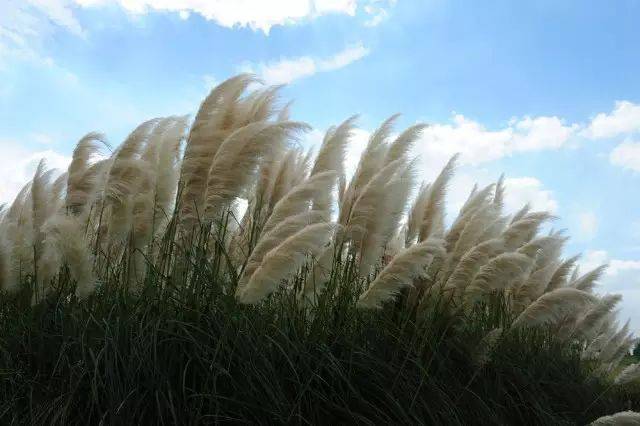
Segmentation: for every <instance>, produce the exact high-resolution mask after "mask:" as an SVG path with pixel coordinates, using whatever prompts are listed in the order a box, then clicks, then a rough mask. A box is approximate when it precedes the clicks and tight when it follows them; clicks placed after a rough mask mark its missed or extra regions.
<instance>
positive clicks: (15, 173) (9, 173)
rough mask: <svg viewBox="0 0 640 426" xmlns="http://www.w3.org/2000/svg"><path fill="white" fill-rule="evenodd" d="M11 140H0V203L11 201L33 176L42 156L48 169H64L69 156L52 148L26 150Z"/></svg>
mask: <svg viewBox="0 0 640 426" xmlns="http://www.w3.org/2000/svg"><path fill="white" fill-rule="evenodd" d="M16 146H18V145H17V144H16V143H15V142H13V141H0V147H2V151H3V155H2V157H1V158H0V203H11V202H12V201H13V199H14V198H15V196H16V194H17V193H18V191H20V189H21V188H22V187H23V186H24V185H25V183H27V182H29V180H31V179H32V178H33V174H34V173H35V170H36V167H37V166H38V162H39V161H40V160H41V159H42V158H44V159H45V161H46V163H47V168H49V169H60V170H65V169H66V168H67V167H68V165H69V163H70V162H71V158H70V157H67V156H65V155H62V154H60V153H58V152H55V151H53V150H50V149H48V150H44V151H28V150H25V149H22V148H15V147H16Z"/></svg>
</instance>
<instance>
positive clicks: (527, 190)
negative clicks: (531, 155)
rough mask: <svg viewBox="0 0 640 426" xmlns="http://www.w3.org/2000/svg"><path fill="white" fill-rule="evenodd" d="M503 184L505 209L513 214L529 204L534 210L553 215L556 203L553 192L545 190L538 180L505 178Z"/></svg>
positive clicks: (556, 206)
mask: <svg viewBox="0 0 640 426" xmlns="http://www.w3.org/2000/svg"><path fill="white" fill-rule="evenodd" d="M504 184H505V191H506V195H505V209H506V210H507V211H508V212H514V211H517V210H519V209H520V208H522V206H524V205H525V204H527V203H529V204H530V205H531V208H533V209H534V210H545V211H548V212H551V213H555V212H556V211H557V210H558V202H557V201H556V200H555V199H554V198H553V192H552V191H550V190H548V189H545V188H544V185H543V184H542V182H540V180H538V179H536V178H534V177H530V176H525V177H515V178H507V179H505V181H504Z"/></svg>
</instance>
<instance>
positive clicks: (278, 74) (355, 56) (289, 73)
mask: <svg viewBox="0 0 640 426" xmlns="http://www.w3.org/2000/svg"><path fill="white" fill-rule="evenodd" d="M369 53H370V50H369V49H368V48H366V47H364V46H363V45H362V43H358V44H355V45H353V46H348V47H346V48H345V49H344V50H342V51H340V52H338V53H336V54H335V55H332V56H330V57H327V58H316V57H313V56H300V57H297V58H281V59H279V60H277V61H274V62H267V63H258V64H251V63H246V64H244V65H243V66H242V70H243V71H248V72H253V73H256V74H257V75H258V76H260V78H262V80H263V81H264V82H265V83H266V84H285V83H291V82H292V81H295V80H299V79H302V78H305V77H309V76H312V75H314V74H317V73H322V72H329V71H335V70H338V69H340V68H344V67H346V66H347V65H349V64H351V63H353V62H356V61H358V60H360V59H362V58H364V57H365V56H367V55H368V54H369Z"/></svg>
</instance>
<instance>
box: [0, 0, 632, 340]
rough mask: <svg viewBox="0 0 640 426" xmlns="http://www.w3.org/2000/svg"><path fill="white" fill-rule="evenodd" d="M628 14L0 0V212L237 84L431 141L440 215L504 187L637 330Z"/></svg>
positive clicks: (618, 6) (592, 9) (552, 7)
mask: <svg viewBox="0 0 640 426" xmlns="http://www.w3.org/2000/svg"><path fill="white" fill-rule="evenodd" d="M638 22H640V1H638V0H616V1H615V2H611V1H562V2H558V1H544V0H538V1H535V2H524V1H517V2H514V1H486V2H478V1H471V0H467V1H454V0H421V1H417V0H413V1H409V0H273V1H269V2H266V1H263V0H218V1H217V2H215V1H210V2H204V1H198V0H15V1H14V0H0V147H2V150H3V151H2V152H3V153H4V155H3V156H2V158H0V200H2V201H7V200H9V199H11V198H12V196H13V195H14V194H15V192H16V191H17V188H18V187H19V186H20V185H21V184H23V183H24V182H25V181H26V180H28V179H29V177H30V173H32V171H33V169H34V167H35V163H36V161H37V159H38V158H40V157H41V156H44V157H47V158H48V160H49V164H50V165H51V166H54V167H55V166H58V167H64V166H65V164H66V162H67V161H68V158H69V156H70V153H71V151H72V149H73V146H74V143H75V141H77V140H78V139H79V138H80V137H81V136H82V135H83V134H85V133H87V132H88V131H90V130H97V131H101V132H104V133H106V134H107V135H108V137H109V140H110V141H111V142H112V143H113V144H118V143H119V142H120V141H121V140H122V139H123V138H124V136H125V135H126V134H127V132H128V131H129V130H131V129H132V128H133V126H135V125H136V124H138V123H139V122H141V121H143V120H145V119H147V118H150V117H155V116H161V115H169V114H183V113H194V112H195V110H196V108H197V105H198V103H199V101H200V100H201V99H202V97H203V96H204V95H205V94H206V93H207V91H208V90H209V89H210V88H211V86H212V85H213V84H215V83H216V82H220V81H221V80H223V79H225V78H227V77H229V76H231V75H233V74H235V73H237V72H240V71H251V72H255V73H257V74H258V75H260V76H261V77H262V78H263V79H264V80H265V81H267V82H268V83H288V86H287V87H286V88H285V89H284V91H283V95H284V97H285V98H287V99H294V100H295V103H294V108H293V115H294V118H296V119H301V120H305V121H307V122H309V123H310V124H312V125H313V126H314V128H315V129H316V130H315V131H314V132H312V133H311V134H310V135H309V137H308V139H309V143H313V141H317V140H318V139H319V137H320V135H321V132H322V131H323V130H324V129H326V127H328V126H329V125H331V124H334V123H337V122H340V121H342V120H343V119H345V118H346V117H348V116H350V115H352V114H354V113H360V120H359V125H360V126H361V129H362V131H361V132H359V133H358V137H357V140H356V141H355V142H354V148H353V153H352V158H354V157H353V156H355V155H356V153H357V151H358V149H360V148H361V147H362V145H363V143H364V140H365V139H366V135H367V132H369V131H371V130H372V129H373V128H374V127H375V126H376V125H377V124H378V123H379V122H380V121H382V120H383V119H385V118H386V117H388V116H390V115H391V114H393V113H395V112H401V113H403V116H402V119H401V120H400V126H399V127H402V126H406V125H410V124H413V123H415V122H416V121H425V122H427V123H429V124H430V125H431V127H430V128H429V129H428V130H427V131H426V132H425V134H424V136H423V138H422V139H421V140H420V143H419V144H418V146H417V147H416V154H418V155H420V159H421V160H420V164H421V168H422V170H423V172H422V176H423V177H424V178H426V179H428V178H431V177H433V176H434V175H435V174H436V173H437V171H438V169H439V167H441V166H442V164H444V162H445V161H446V159H447V158H448V157H449V156H450V155H452V154H453V153H455V152H461V153H462V161H461V162H462V164H461V167H460V170H459V172H458V175H457V177H456V180H455V181H454V183H453V184H452V187H451V194H450V208H451V209H454V208H455V207H456V206H457V205H459V204H460V203H461V201H462V199H464V197H465V196H466V192H467V191H468V190H469V189H470V187H471V185H472V184H473V182H474V181H480V182H481V183H487V182H489V181H491V180H495V179H496V178H497V177H498V176H499V175H500V173H501V172H505V173H506V176H507V178H508V181H507V183H508V188H509V191H510V195H509V199H508V203H509V207H510V208H512V209H515V208H516V206H518V205H519V204H521V203H524V202H527V201H529V202H532V203H533V205H534V206H535V207H538V208H548V209H551V210H553V211H554V213H556V214H557V215H558V216H560V218H561V219H559V220H558V221H557V223H556V224H555V226H556V227H560V228H566V229H567V230H568V233H569V235H571V237H572V240H571V242H570V243H569V245H568V247H567V252H568V254H573V253H577V252H583V253H584V257H583V265H584V267H585V268H588V267H591V266H595V265H597V264H598V263H599V262H609V263H610V265H611V266H610V269H609V272H608V275H607V276H606V277H605V279H604V280H603V284H602V286H601V288H600V290H601V291H602V292H621V293H623V294H624V296H625V302H624V306H623V315H625V316H631V317H632V318H633V325H634V327H635V328H636V329H640V309H634V308H637V307H640V79H639V78H638V76H639V75H640V49H639V47H638V46H640V25H639V24H638Z"/></svg>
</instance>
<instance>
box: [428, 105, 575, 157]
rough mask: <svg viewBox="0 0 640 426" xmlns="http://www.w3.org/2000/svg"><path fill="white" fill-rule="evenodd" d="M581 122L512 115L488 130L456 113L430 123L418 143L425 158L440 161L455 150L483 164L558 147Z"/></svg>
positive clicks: (462, 155) (570, 135)
mask: <svg viewBox="0 0 640 426" xmlns="http://www.w3.org/2000/svg"><path fill="white" fill-rule="evenodd" d="M578 128H579V126H578V125H576V124H572V125H567V124H565V123H564V122H563V121H562V120H561V119H560V118H558V117H545V116H542V117H534V118H531V117H523V118H520V119H512V120H511V121H510V122H509V124H508V126H506V127H504V128H502V129H499V130H488V129H486V128H485V127H484V126H483V125H482V124H480V123H478V122H476V121H474V120H471V119H468V118H466V117H465V116H463V115H461V114H454V115H453V119H452V123H450V124H434V125H431V126H430V127H428V128H427V129H426V130H425V131H424V133H423V136H422V140H421V142H420V143H419V144H418V146H419V151H420V154H421V155H422V156H423V157H425V158H437V159H439V162H442V160H443V159H446V158H449V157H451V156H452V155H453V154H455V153H460V154H461V158H460V160H461V162H462V163H463V164H475V165H477V164H480V163H485V162H488V161H493V160H497V159H500V158H502V157H505V156H508V155H511V154H513V153H516V152H524V151H537V150H543V149H557V148H560V147H561V146H563V145H565V144H566V143H567V141H568V140H569V139H570V138H571V137H572V136H573V135H574V134H575V133H576V132H577V130H578Z"/></svg>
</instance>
